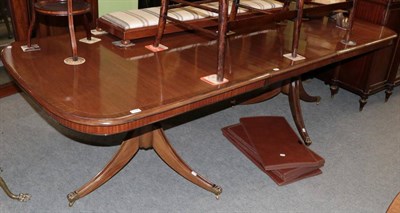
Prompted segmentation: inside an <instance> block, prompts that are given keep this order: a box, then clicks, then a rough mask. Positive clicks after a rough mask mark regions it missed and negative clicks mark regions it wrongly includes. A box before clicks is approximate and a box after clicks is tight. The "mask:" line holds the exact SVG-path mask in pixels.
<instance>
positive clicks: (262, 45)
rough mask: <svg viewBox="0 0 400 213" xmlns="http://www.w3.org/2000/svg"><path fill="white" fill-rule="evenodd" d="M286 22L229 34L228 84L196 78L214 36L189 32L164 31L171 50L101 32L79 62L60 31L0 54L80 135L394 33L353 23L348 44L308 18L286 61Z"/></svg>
mask: <svg viewBox="0 0 400 213" xmlns="http://www.w3.org/2000/svg"><path fill="white" fill-rule="evenodd" d="M291 25H292V24H291V22H287V24H286V25H277V26H274V27H269V28H268V29H263V30H260V31H257V32H251V33H247V34H246V33H243V34H241V33H237V34H234V35H232V36H231V37H230V38H229V45H228V48H227V56H226V60H227V66H226V70H225V78H227V79H228V80H229V82H228V83H226V84H223V85H219V86H213V85H209V84H207V83H205V82H203V81H201V80H200V78H201V77H203V76H207V75H210V74H214V73H215V71H216V65H217V62H216V54H217V50H216V49H217V48H216V42H215V40H212V39H209V38H207V37H204V36H201V35H199V34H195V33H181V34H175V35H170V36H166V37H165V38H164V39H163V44H164V45H166V46H168V47H169V48H170V49H169V50H167V51H164V52H159V53H152V52H149V51H148V50H147V49H145V48H144V46H145V45H148V44H151V43H152V39H153V38H150V39H143V40H138V41H136V45H135V46H133V47H130V48H128V49H120V48H118V47H115V46H113V45H112V44H111V42H112V41H113V40H114V38H111V37H110V36H108V35H103V36H100V38H101V39H102V41H101V42H98V43H95V44H91V45H89V44H84V43H79V44H78V45H79V46H78V54H79V56H81V57H84V58H85V59H86V63H85V64H83V65H79V66H69V65H65V64H64V62H63V60H64V59H65V58H66V57H67V56H69V55H70V54H71V51H70V44H69V41H68V39H69V38H68V37H67V35H65V36H56V37H47V38H40V39H38V40H36V41H37V43H38V44H39V46H40V47H41V51H38V52H28V53H24V52H22V51H21V48H20V46H21V45H23V43H19V42H15V43H13V44H12V46H11V47H9V48H6V49H5V50H4V51H3V53H2V59H3V62H4V64H5V66H6V67H7V69H8V71H9V72H10V74H11V75H12V76H13V77H14V78H15V79H16V81H17V82H18V84H19V85H20V86H21V87H22V88H23V89H24V90H25V91H26V92H27V93H28V94H29V95H30V96H31V97H33V98H34V99H35V100H36V101H37V102H38V103H39V104H40V105H41V106H42V107H43V108H44V109H45V110H46V111H47V112H48V113H50V115H51V116H52V117H54V118H55V119H56V120H58V121H59V122H60V123H62V124H63V125H65V126H67V127H70V128H72V129H75V130H77V131H81V132H85V133H91V134H114V133H119V132H123V131H127V130H130V129H135V128H138V127H141V126H144V125H147V124H150V123H154V122H157V121H160V120H163V119H166V118H168V117H172V116H175V115H178V114H181V113H183V112H187V111H190V110H193V109H196V108H199V107H201V106H204V105H209V104H211V103H215V102H218V101H220V100H223V99H226V98H229V97H232V96H234V95H238V94H241V93H244V92H246V91H250V90H253V89H255V88H259V87H262V86H263V85H265V83H267V84H268V83H273V82H276V81H279V80H283V79H287V78H290V77H293V76H298V75H300V74H302V73H305V72H307V71H310V70H312V69H315V68H318V67H321V66H323V65H326V64H330V63H332V62H335V61H339V60H342V59H344V58H348V57H351V56H354V55H358V54H361V53H363V52H367V51H371V50H372V49H374V48H378V47H380V46H385V45H388V44H390V42H392V40H393V39H394V38H395V37H396V34H395V33H394V32H393V31H391V30H389V29H387V28H384V27H381V26H377V25H372V24H368V23H366V22H360V21H358V22H356V23H355V25H354V29H353V32H352V37H351V40H353V41H355V42H356V43H357V45H356V46H348V47H347V46H345V45H343V44H342V43H340V40H342V38H343V37H344V35H345V31H344V30H341V29H339V28H337V27H335V26H334V24H333V23H331V22H328V21H327V19H324V20H312V21H307V22H304V23H303V28H302V32H301V38H300V44H299V51H298V53H299V54H300V55H302V56H305V57H306V59H305V60H302V61H298V62H292V61H291V60H288V59H286V58H284V57H283V56H282V55H283V54H284V53H289V52H290V49H291V37H292V26H291ZM80 36H81V37H84V35H83V34H82V35H80ZM80 36H79V35H78V38H79V37H80ZM34 42H35V40H34ZM274 68H279V71H273V69H274Z"/></svg>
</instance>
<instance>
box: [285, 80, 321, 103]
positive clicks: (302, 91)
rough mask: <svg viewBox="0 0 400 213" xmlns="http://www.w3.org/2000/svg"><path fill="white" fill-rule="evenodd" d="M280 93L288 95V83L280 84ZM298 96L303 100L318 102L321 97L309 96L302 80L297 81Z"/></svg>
mask: <svg viewBox="0 0 400 213" xmlns="http://www.w3.org/2000/svg"><path fill="white" fill-rule="evenodd" d="M282 93H283V94H286V95H288V94H289V85H285V86H282ZM299 98H300V100H302V101H305V102H316V103H317V104H319V102H320V100H321V97H319V96H311V95H309V94H308V93H307V92H306V90H305V89H304V86H303V81H300V82H299Z"/></svg>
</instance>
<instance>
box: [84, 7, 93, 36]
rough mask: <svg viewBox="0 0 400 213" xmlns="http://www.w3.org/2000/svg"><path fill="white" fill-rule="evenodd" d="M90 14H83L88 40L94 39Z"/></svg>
mask: <svg viewBox="0 0 400 213" xmlns="http://www.w3.org/2000/svg"><path fill="white" fill-rule="evenodd" d="M90 22H91V21H90V15H89V13H86V14H85V15H83V25H84V27H85V31H86V39H87V40H92V33H91V32H90Z"/></svg>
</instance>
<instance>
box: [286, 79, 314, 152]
mask: <svg viewBox="0 0 400 213" xmlns="http://www.w3.org/2000/svg"><path fill="white" fill-rule="evenodd" d="M299 90H300V79H299V78H297V79H295V80H293V81H292V82H290V85H289V105H290V110H291V111H292V116H293V120H294V122H295V124H296V127H297V130H298V131H299V133H300V135H301V138H302V139H303V141H304V144H306V145H307V146H309V145H311V143H312V141H311V139H310V136H309V135H308V132H307V130H306V127H305V125H304V120H303V115H302V113H301V107H300V94H299V93H300V92H299Z"/></svg>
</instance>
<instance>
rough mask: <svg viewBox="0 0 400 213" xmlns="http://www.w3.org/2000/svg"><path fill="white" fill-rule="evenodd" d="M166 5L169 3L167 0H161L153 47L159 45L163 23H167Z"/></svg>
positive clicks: (163, 28)
mask: <svg viewBox="0 0 400 213" xmlns="http://www.w3.org/2000/svg"><path fill="white" fill-rule="evenodd" d="M168 5H169V0H161V8H160V16H161V17H160V18H159V19H158V29H157V35H156V39H155V41H154V44H153V46H154V47H158V45H160V42H161V39H162V36H163V34H164V30H165V24H166V23H167V15H168Z"/></svg>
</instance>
